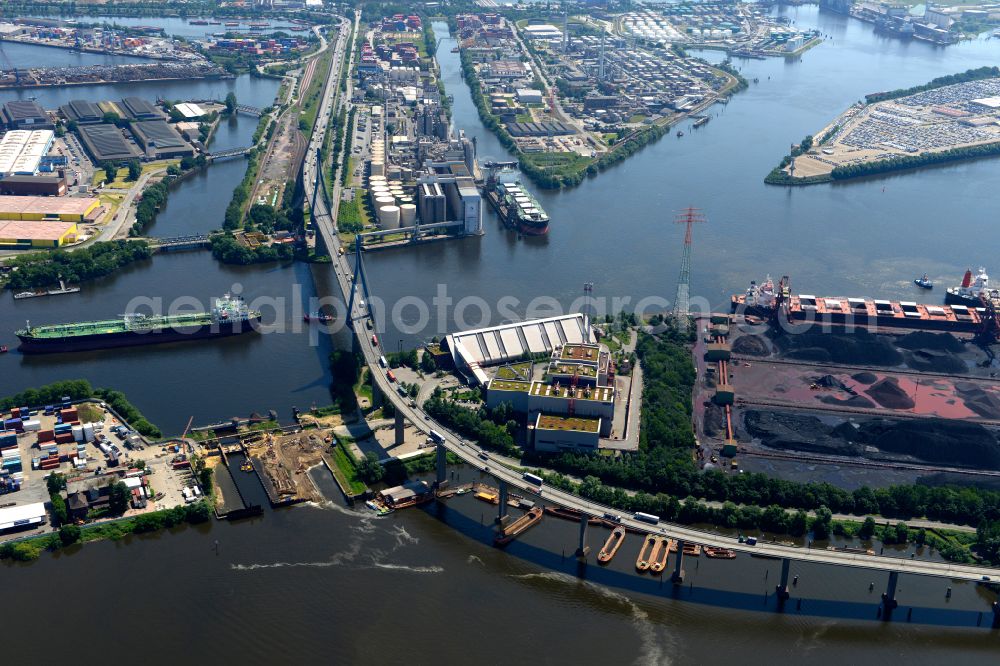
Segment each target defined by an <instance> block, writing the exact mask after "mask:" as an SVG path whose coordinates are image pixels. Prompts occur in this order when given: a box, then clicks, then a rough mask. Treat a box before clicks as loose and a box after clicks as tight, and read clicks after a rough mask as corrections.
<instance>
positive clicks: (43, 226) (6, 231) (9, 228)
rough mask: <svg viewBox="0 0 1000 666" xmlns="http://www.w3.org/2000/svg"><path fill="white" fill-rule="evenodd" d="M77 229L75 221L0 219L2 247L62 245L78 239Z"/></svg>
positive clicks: (0, 244)
mask: <svg viewBox="0 0 1000 666" xmlns="http://www.w3.org/2000/svg"><path fill="white" fill-rule="evenodd" d="M19 198H23V197H19ZM76 229H77V227H76V223H74V222H49V221H44V222H28V221H22V220H12V221H9V222H5V221H2V220H0V248H5V249H12V248H17V249H28V248H51V247H62V246H63V245H66V244H67V243H72V242H74V241H76V233H77V231H76Z"/></svg>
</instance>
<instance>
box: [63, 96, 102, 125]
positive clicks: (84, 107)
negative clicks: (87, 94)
mask: <svg viewBox="0 0 1000 666" xmlns="http://www.w3.org/2000/svg"><path fill="white" fill-rule="evenodd" d="M59 113H61V114H62V115H63V117H64V118H66V120H72V121H73V122H75V123H77V124H78V125H86V124H88V123H90V124H92V123H99V122H102V121H103V120H104V112H103V111H101V109H100V107H98V106H97V105H96V104H94V103H93V102H88V101H87V100H84V99H74V100H71V101H69V102H67V103H66V104H63V105H62V106H60V107H59Z"/></svg>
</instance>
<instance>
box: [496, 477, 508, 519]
mask: <svg viewBox="0 0 1000 666" xmlns="http://www.w3.org/2000/svg"><path fill="white" fill-rule="evenodd" d="M497 486H498V487H499V490H500V506H499V508H498V510H497V522H498V523H503V521H504V519H506V518H507V508H508V507H507V482H506V481H504V480H503V479H497Z"/></svg>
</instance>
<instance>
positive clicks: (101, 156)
mask: <svg viewBox="0 0 1000 666" xmlns="http://www.w3.org/2000/svg"><path fill="white" fill-rule="evenodd" d="M77 132H78V134H79V135H80V141H81V143H83V147H84V148H85V149H86V150H87V153H88V154H89V155H90V157H91V158H92V159H93V160H94V162H96V163H98V164H99V163H101V162H104V161H107V160H111V161H122V160H131V159H135V158H137V157H139V156H140V155H141V154H142V153H141V152H140V151H139V149H138V148H137V147H136V146H135V143H134V142H133V141H130V140H128V139H126V134H125V131H124V130H122V129H120V128H119V127H116V126H115V125H84V126H81V127H80V128H79V129H78V130H77Z"/></svg>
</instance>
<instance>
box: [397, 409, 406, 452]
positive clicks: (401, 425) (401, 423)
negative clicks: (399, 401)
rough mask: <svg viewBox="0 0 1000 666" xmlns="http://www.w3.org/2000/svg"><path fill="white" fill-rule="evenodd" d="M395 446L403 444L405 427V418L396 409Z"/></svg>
mask: <svg viewBox="0 0 1000 666" xmlns="http://www.w3.org/2000/svg"><path fill="white" fill-rule="evenodd" d="M395 426H396V439H395V442H396V446H402V445H403V435H404V433H405V428H406V419H404V418H403V412H401V411H399V410H398V409H397V410H396V424H395Z"/></svg>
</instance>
